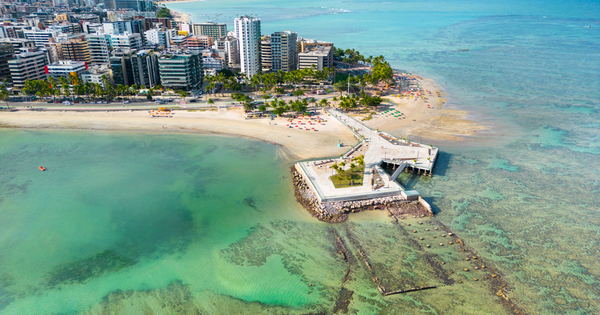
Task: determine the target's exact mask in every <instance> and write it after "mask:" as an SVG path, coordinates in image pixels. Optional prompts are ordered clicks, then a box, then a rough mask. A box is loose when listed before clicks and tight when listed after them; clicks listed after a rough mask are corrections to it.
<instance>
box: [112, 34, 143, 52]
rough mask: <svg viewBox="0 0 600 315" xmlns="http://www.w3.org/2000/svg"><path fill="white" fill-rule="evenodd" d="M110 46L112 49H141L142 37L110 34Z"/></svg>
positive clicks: (138, 35)
mask: <svg viewBox="0 0 600 315" xmlns="http://www.w3.org/2000/svg"><path fill="white" fill-rule="evenodd" d="M109 39H110V45H111V47H112V48H113V49H141V48H142V37H141V35H140V34H129V33H125V34H123V35H115V34H111V35H110V37H109Z"/></svg>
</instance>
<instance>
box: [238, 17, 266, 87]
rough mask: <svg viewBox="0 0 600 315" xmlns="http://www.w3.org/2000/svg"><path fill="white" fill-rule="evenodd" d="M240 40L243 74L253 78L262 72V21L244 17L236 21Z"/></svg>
mask: <svg viewBox="0 0 600 315" xmlns="http://www.w3.org/2000/svg"><path fill="white" fill-rule="evenodd" d="M234 25H235V35H236V37H237V38H238V40H239V50H240V68H241V72H242V73H245V74H246V75H248V76H253V75H255V74H257V73H259V72H260V70H261V64H260V19H258V18H254V17H249V16H242V17H238V18H236V19H235V20H234Z"/></svg>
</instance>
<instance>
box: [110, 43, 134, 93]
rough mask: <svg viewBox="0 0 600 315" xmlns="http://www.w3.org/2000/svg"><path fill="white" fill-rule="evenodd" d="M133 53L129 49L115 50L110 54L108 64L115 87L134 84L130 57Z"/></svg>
mask: <svg viewBox="0 0 600 315" xmlns="http://www.w3.org/2000/svg"><path fill="white" fill-rule="evenodd" d="M134 53H135V51H132V50H131V49H117V50H114V51H113V52H112V54H111V56H110V59H109V62H110V69H111V70H112V73H113V81H114V83H115V85H119V84H122V85H132V84H134V83H135V82H134V79H133V67H132V64H131V55H132V54H134Z"/></svg>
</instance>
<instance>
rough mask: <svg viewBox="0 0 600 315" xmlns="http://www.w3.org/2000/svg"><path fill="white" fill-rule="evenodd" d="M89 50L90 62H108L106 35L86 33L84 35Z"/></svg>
mask: <svg viewBox="0 0 600 315" xmlns="http://www.w3.org/2000/svg"><path fill="white" fill-rule="evenodd" d="M85 39H86V40H87V42H88V49H89V51H90V62H91V63H92V64H103V63H108V58H109V48H108V47H109V44H108V40H107V39H106V35H103V34H88V35H86V36H85Z"/></svg>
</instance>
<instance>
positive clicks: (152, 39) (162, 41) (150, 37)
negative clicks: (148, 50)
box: [144, 28, 171, 49]
mask: <svg viewBox="0 0 600 315" xmlns="http://www.w3.org/2000/svg"><path fill="white" fill-rule="evenodd" d="M144 36H145V37H146V43H147V44H148V45H157V46H164V47H165V48H167V49H168V48H170V47H171V32H169V31H161V30H159V29H155V28H154V29H151V30H147V31H145V32H144Z"/></svg>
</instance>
